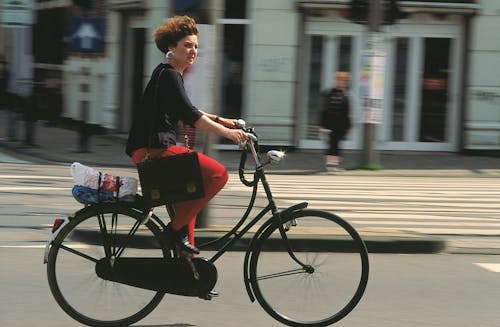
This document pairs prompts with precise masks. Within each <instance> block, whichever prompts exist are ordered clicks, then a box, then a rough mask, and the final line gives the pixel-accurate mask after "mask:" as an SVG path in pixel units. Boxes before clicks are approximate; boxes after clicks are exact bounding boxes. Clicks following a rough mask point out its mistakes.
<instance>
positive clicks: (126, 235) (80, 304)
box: [47, 204, 170, 327]
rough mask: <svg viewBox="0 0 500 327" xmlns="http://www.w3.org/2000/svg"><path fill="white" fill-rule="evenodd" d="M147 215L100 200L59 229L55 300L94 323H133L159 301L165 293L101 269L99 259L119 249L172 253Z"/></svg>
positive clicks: (54, 249)
mask: <svg viewBox="0 0 500 327" xmlns="http://www.w3.org/2000/svg"><path fill="white" fill-rule="evenodd" d="M143 218H144V214H143V213H142V212H139V211H137V210H134V209H132V208H130V207H128V206H126V205H123V204H120V205H117V204H100V205H94V206H90V207H87V208H85V209H83V210H81V211H79V212H78V213H77V214H76V216H75V217H74V218H71V221H70V223H68V224H67V225H66V226H64V227H63V228H62V230H61V231H60V232H59V234H58V235H57V237H56V238H55V240H54V241H53V243H52V246H51V248H50V252H49V256H48V262H47V277H48V280H49V286H50V290H51V291H52V294H53V296H54V298H55V300H56V301H57V303H58V304H59V305H60V306H61V308H62V309H63V310H64V311H65V312H66V313H67V314H69V315H70V316H71V317H72V318H73V319H75V320H77V321H79V322H81V323H83V324H86V325H89V326H101V327H108V326H128V325H130V324H133V323H135V322H137V321H139V320H140V319H142V318H144V317H145V316H146V315H148V314H149V313H150V312H151V311H152V310H153V309H154V308H155V307H156V306H157V305H158V304H159V303H160V301H161V300H162V298H163V296H164V293H159V292H155V291H150V290H145V289H140V288H137V287H132V286H128V285H125V284H121V283H116V282H112V281H109V280H104V279H101V278H100V277H98V276H97V274H96V262H97V261H98V260H99V259H102V258H109V257H110V256H112V255H113V252H115V253H116V252H117V251H118V250H120V249H123V252H122V253H121V257H122V258H126V257H169V256H170V252H169V249H168V247H167V246H166V242H165V241H164V240H163V237H162V232H161V231H160V229H159V228H158V226H157V224H155V223H154V222H153V221H151V220H149V221H148V222H147V223H146V224H145V225H144V224H140V221H141V220H142V219H143ZM134 228H137V230H136V231H135V232H134ZM115 255H119V254H118V253H116V254H115ZM144 273H147V272H144Z"/></svg>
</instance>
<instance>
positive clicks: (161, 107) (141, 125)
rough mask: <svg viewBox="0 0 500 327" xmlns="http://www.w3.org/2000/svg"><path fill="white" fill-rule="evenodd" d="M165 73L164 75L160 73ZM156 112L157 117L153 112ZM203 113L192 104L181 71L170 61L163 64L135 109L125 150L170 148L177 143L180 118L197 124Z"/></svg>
mask: <svg viewBox="0 0 500 327" xmlns="http://www.w3.org/2000/svg"><path fill="white" fill-rule="evenodd" d="M160 74H161V75H160ZM158 76H160V78H159V85H158V98H157V105H156V107H155V105H154V100H155V88H156V83H157V81H158ZM153 114H154V118H153V117H152V115H153ZM201 116H202V113H201V112H200V111H199V110H198V109H197V108H196V107H195V106H193V104H191V101H190V100H189V98H188V97H187V95H186V90H185V89H184V80H183V79H182V76H181V74H179V72H178V71H176V70H175V69H174V68H173V67H172V66H171V65H169V64H159V65H158V66H157V67H156V68H155V69H154V71H153V73H152V74H151V79H150V80H149V82H148V85H147V86H146V89H145V90H144V93H143V94H142V99H141V105H140V106H139V107H138V108H134V116H133V117H134V118H133V121H132V126H131V128H130V132H129V135H128V140H127V148H126V150H125V152H126V153H127V154H128V155H129V156H132V153H133V152H134V151H135V150H137V149H140V148H145V147H148V143H149V139H150V138H151V148H168V147H169V146H171V145H175V144H176V140H177V132H176V126H177V123H178V122H179V121H182V122H184V123H185V124H188V125H191V126H194V124H195V122H196V121H197V120H198V119H199V118H200V117H201Z"/></svg>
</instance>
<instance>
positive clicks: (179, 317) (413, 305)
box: [0, 155, 500, 327]
mask: <svg viewBox="0 0 500 327" xmlns="http://www.w3.org/2000/svg"><path fill="white" fill-rule="evenodd" d="M0 161H3V163H0V194H1V196H0V212H1V213H2V214H1V218H0V280H1V290H2V296H1V297H0V326H6V327H18V326H19V327H21V326H22V327H25V326H37V327H38V326H40V327H45V326H51V327H54V326H55V327H57V326H65V327H66V326H78V324H77V323H76V322H74V321H73V320H72V319H71V318H69V317H68V316H67V315H66V314H65V313H64V312H63V311H62V310H61V309H60V308H59V307H58V306H57V305H56V303H55V301H54V300H53V298H52V295H51V294H50V290H49V288H48V284H47V280H46V274H45V268H46V267H45V265H43V263H42V257H43V245H44V241H45V240H46V239H47V237H48V235H49V228H50V226H51V224H52V221H53V220H54V218H57V217H65V216H67V215H69V214H71V213H73V212H75V211H76V210H78V209H80V208H81V205H80V204H78V203H77V202H76V201H75V200H74V199H73V198H72V196H71V188H72V186H73V181H72V178H71V175H70V171H69V166H63V165H51V164H47V165H32V164H27V163H18V161H16V159H14V158H12V157H8V156H4V155H2V156H0ZM96 168H99V167H96ZM103 171H105V172H109V173H112V174H116V175H120V176H129V177H136V172H135V171H134V170H131V169H125V168H116V169H111V168H106V169H105V170H103ZM249 177H250V176H249ZM268 180H269V182H270V184H271V189H272V190H273V191H274V195H275V197H276V198H277V203H278V206H279V207H281V208H285V207H287V206H289V205H291V204H295V203H298V202H302V201H308V202H309V207H310V208H315V209H323V210H328V211H331V212H334V213H337V214H338V215H340V216H341V217H343V218H345V219H346V220H348V221H349V222H350V223H352V224H353V225H354V226H355V227H356V228H357V229H358V230H359V231H360V234H361V235H362V236H368V235H370V234H372V233H378V234H384V233H385V234H388V235H390V234H394V233H399V234H403V235H406V236H408V237H411V236H412V235H429V236H433V237H442V238H444V239H446V240H447V242H449V247H448V248H447V250H446V252H445V253H440V254H432V255H430V254H421V255H416V254H405V255H399V254H398V255H397V254H371V255H370V263H371V267H370V280H369V283H368V288H367V291H366V293H365V296H364V297H363V299H362V300H361V303H360V304H359V305H358V307H357V308H356V309H355V310H354V311H353V312H352V313H351V314H350V315H349V316H347V318H345V319H344V320H342V321H341V322H339V323H338V324H336V325H335V326H344V327H345V326H348V327H351V326H352V327H353V326H356V327H358V326H364V327H375V326H377V327H380V326H384V327H402V326H403V327H406V326H409V327H418V326H422V327H423V326H426V327H427V326H444V327H451V326H454V327H455V326H464V327H468V326H475V327H477V326H484V327H491V326H496V325H498V322H499V321H500V312H499V311H498V303H500V292H498V290H499V289H500V257H499V256H495V255H484V254H481V253H485V254H488V253H500V252H499V251H498V250H499V249H500V245H498V244H499V243H500V242H499V234H500V228H499V227H500V220H499V219H500V215H499V214H498V212H499V209H500V204H499V196H498V195H499V194H500V183H499V180H498V178H486V177H482V176H481V175H478V176H477V177H475V176H467V177H453V176H439V175H438V174H436V175H435V176H420V177H411V176H380V175H376V174H373V175H370V174H367V175H363V176H354V175H349V174H342V173H339V174H336V175H332V174H323V175H309V176H304V175H274V174H273V175H269V176H268ZM249 195H250V189H248V188H246V187H244V186H242V185H241V184H240V182H239V179H238V177H237V175H235V174H231V177H230V181H229V182H228V185H227V187H226V188H225V189H224V190H223V191H222V192H221V193H220V194H219V195H218V196H217V197H216V198H215V199H214V200H213V201H212V205H211V207H210V210H209V215H208V219H209V223H210V225H211V226H212V225H215V226H227V225H231V224H234V223H235V217H239V216H240V215H241V214H242V212H243V208H244V206H245V204H246V203H247V201H248V198H249ZM264 202H265V199H264V198H263V197H262V196H261V197H260V198H259V200H258V201H257V206H258V207H259V206H262V205H263V204H264ZM156 213H157V214H158V215H159V216H160V217H166V212H165V210H164V209H158V210H157V211H156ZM450 253H453V254H450ZM456 253H478V254H467V255H464V254H456ZM207 255H208V254H207ZM242 261H243V253H241V252H229V253H226V254H225V256H223V257H222V258H221V259H220V260H219V261H218V262H217V267H218V271H219V282H218V284H217V286H216V289H217V290H218V291H219V292H220V293H221V294H222V295H221V297H219V298H217V299H214V300H213V301H210V302H205V301H203V300H198V299H191V298H182V297H174V296H168V297H166V298H165V299H164V300H163V302H162V303H161V304H160V306H159V307H158V308H157V309H156V310H155V311H153V313H152V314H151V315H150V316H148V317H147V318H145V319H144V320H143V321H141V322H139V323H138V324H137V325H136V326H143V327H163V326H165V327H166V326H175V327H181V326H278V324H276V323H275V322H274V320H272V318H270V317H269V316H268V315H267V314H266V313H265V312H264V311H263V310H262V309H261V308H260V306H259V305H258V304H257V303H253V304H252V303H250V301H249V299H248V296H247V295H246V292H245V290H244V286H243V281H242V271H243V269H242V265H243V264H242ZM283 301H287V299H286V296H284V297H283Z"/></svg>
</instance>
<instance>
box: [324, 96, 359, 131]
mask: <svg viewBox="0 0 500 327" xmlns="http://www.w3.org/2000/svg"><path fill="white" fill-rule="evenodd" d="M320 125H321V126H322V127H323V128H327V129H331V130H337V131H346V130H348V129H349V128H351V118H350V106H349V99H348V97H347V96H346V95H345V93H344V92H343V91H342V90H340V89H337V88H332V89H331V90H330V91H328V92H327V93H326V94H325V99H324V104H323V109H322V112H321V120H320Z"/></svg>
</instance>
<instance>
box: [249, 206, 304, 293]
mask: <svg viewBox="0 0 500 327" xmlns="http://www.w3.org/2000/svg"><path fill="white" fill-rule="evenodd" d="M307 206H308V203H307V202H301V203H298V204H295V205H293V206H290V207H288V208H286V209H284V210H281V211H278V212H277V213H276V214H274V215H273V216H272V217H271V218H269V219H268V220H267V221H266V222H265V223H264V224H262V226H261V227H260V228H259V229H258V230H257V232H256V233H255V234H254V236H253V238H252V240H251V241H250V244H249V245H248V248H247V252H246V253H245V260H244V262H243V279H244V280H243V281H244V283H245V288H246V290H247V294H248V297H249V298H250V301H251V302H255V296H254V292H253V290H252V286H251V285H250V278H249V272H250V259H251V256H252V254H253V249H254V247H255V244H256V243H257V240H258V239H259V237H260V235H262V233H263V232H264V231H265V230H266V229H267V228H269V226H271V225H272V224H274V223H276V222H277V221H281V220H282V217H286V216H288V215H290V214H291V213H293V212H296V211H299V210H303V209H305V208H307ZM276 216H279V217H280V219H279V220H277V218H276ZM285 220H286V219H285Z"/></svg>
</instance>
